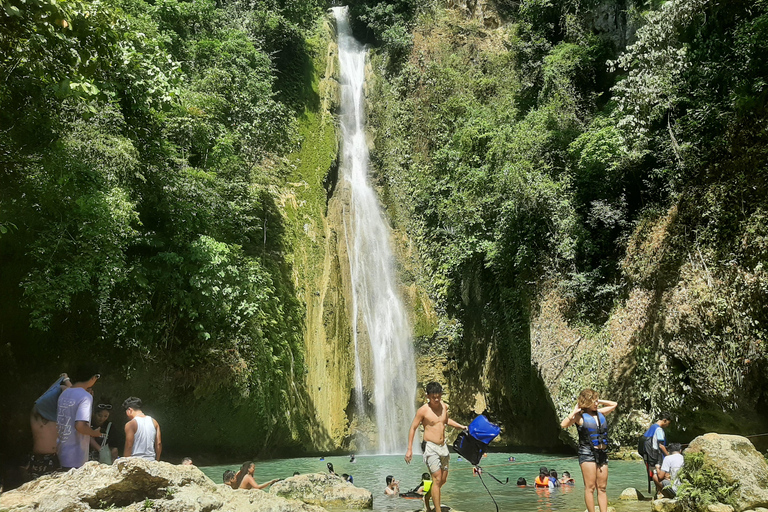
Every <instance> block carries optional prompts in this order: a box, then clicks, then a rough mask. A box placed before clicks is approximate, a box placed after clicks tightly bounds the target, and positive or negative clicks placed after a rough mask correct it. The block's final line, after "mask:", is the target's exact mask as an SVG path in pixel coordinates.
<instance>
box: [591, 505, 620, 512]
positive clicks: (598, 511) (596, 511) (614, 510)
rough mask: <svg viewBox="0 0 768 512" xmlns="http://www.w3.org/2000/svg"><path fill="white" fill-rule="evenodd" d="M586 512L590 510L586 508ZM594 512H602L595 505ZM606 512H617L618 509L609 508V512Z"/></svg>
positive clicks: (607, 511)
mask: <svg viewBox="0 0 768 512" xmlns="http://www.w3.org/2000/svg"><path fill="white" fill-rule="evenodd" d="M584 512H589V509H588V508H585V509H584ZM593 512H600V507H598V506H597V505H595V510H594V511H593ZM605 512H616V507H608V510H606V511H605Z"/></svg>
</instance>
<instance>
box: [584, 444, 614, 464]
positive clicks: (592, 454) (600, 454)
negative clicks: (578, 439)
mask: <svg viewBox="0 0 768 512" xmlns="http://www.w3.org/2000/svg"><path fill="white" fill-rule="evenodd" d="M584 462H594V463H595V464H597V465H598V466H604V465H606V464H608V452H607V451H605V450H592V449H591V448H589V447H587V446H583V445H581V446H579V465H581V464H582V463H584Z"/></svg>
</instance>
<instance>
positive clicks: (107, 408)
mask: <svg viewBox="0 0 768 512" xmlns="http://www.w3.org/2000/svg"><path fill="white" fill-rule="evenodd" d="M96 407H98V408H99V409H101V410H102V411H111V410H112V404H99V405H97V406H96Z"/></svg>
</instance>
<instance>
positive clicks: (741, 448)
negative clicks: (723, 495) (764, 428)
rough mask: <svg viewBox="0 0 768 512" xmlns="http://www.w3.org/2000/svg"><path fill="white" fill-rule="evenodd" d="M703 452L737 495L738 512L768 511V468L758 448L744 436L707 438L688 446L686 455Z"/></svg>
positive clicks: (699, 438)
mask: <svg viewBox="0 0 768 512" xmlns="http://www.w3.org/2000/svg"><path fill="white" fill-rule="evenodd" d="M695 452H699V453H702V454H704V457H705V459H706V461H707V462H708V463H710V464H712V465H713V466H714V467H716V468H718V469H719V470H720V472H721V473H722V474H723V476H724V477H725V479H726V480H727V481H728V482H729V483H736V482H738V484H739V486H738V487H737V489H736V490H735V491H734V504H733V505H734V509H735V510H736V511H737V512H741V511H744V510H749V509H755V508H757V507H768V464H767V463H766V462H765V458H764V457H763V456H762V455H760V453H759V452H758V451H757V450H756V449H755V447H754V445H753V444H752V443H751V442H750V441H749V439H747V438H746V437H742V436H732V435H721V434H704V435H703V436H699V437H697V438H696V439H694V440H693V441H691V444H690V445H688V448H687V449H686V450H685V454H689V453H695Z"/></svg>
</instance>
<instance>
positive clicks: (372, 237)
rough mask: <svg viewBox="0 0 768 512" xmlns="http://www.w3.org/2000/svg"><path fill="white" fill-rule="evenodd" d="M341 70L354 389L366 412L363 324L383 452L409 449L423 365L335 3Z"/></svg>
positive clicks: (353, 59) (361, 57)
mask: <svg viewBox="0 0 768 512" xmlns="http://www.w3.org/2000/svg"><path fill="white" fill-rule="evenodd" d="M333 12H334V15H335V17H336V22H337V33H338V45H339V63H340V71H341V81H342V88H341V89H342V92H341V133H342V151H341V169H342V173H343V174H342V175H343V179H344V180H346V181H347V182H348V184H349V189H350V205H349V211H345V219H344V226H345V237H346V242H347V248H348V254H349V264H350V274H351V279H352V307H353V313H352V320H353V324H352V325H353V329H354V331H353V341H354V345H355V365H356V368H355V388H356V389H355V391H356V396H357V401H358V404H357V405H358V413H359V414H362V413H363V408H362V407H363V389H362V388H363V379H362V373H361V370H360V357H361V353H362V352H361V351H360V350H359V343H361V342H363V340H361V339H360V337H359V336H358V332H357V331H358V325H360V324H359V322H362V325H364V326H365V331H366V332H367V335H368V336H367V337H368V340H369V341H370V344H371V350H370V354H371V358H372V361H371V368H372V373H373V385H374V386H373V389H372V390H371V391H372V401H373V404H374V407H375V411H376V414H375V417H376V427H377V430H378V443H379V444H378V452H379V453H382V454H385V453H402V452H405V449H406V444H407V441H408V439H407V436H408V428H409V427H410V423H411V420H412V419H413V416H414V414H415V412H416V411H415V404H414V397H415V395H416V364H415V356H414V352H413V344H412V341H411V329H410V325H409V323H408V317H407V315H406V313H405V307H404V305H403V302H402V300H401V299H400V296H399V293H398V288H397V281H396V278H395V272H394V257H393V255H392V249H391V248H390V245H389V235H390V232H389V228H388V226H387V223H386V222H385V220H384V216H383V214H382V212H381V210H380V208H379V201H378V198H377V196H376V193H375V192H374V190H373V188H372V187H371V185H370V184H369V182H368V146H367V144H366V138H365V97H364V93H363V84H364V79H365V57H366V52H365V49H364V48H363V47H362V46H361V45H360V43H358V42H357V41H356V40H355V39H354V38H353V37H352V31H351V29H350V26H349V21H348V17H347V8H345V7H334V8H333Z"/></svg>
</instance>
